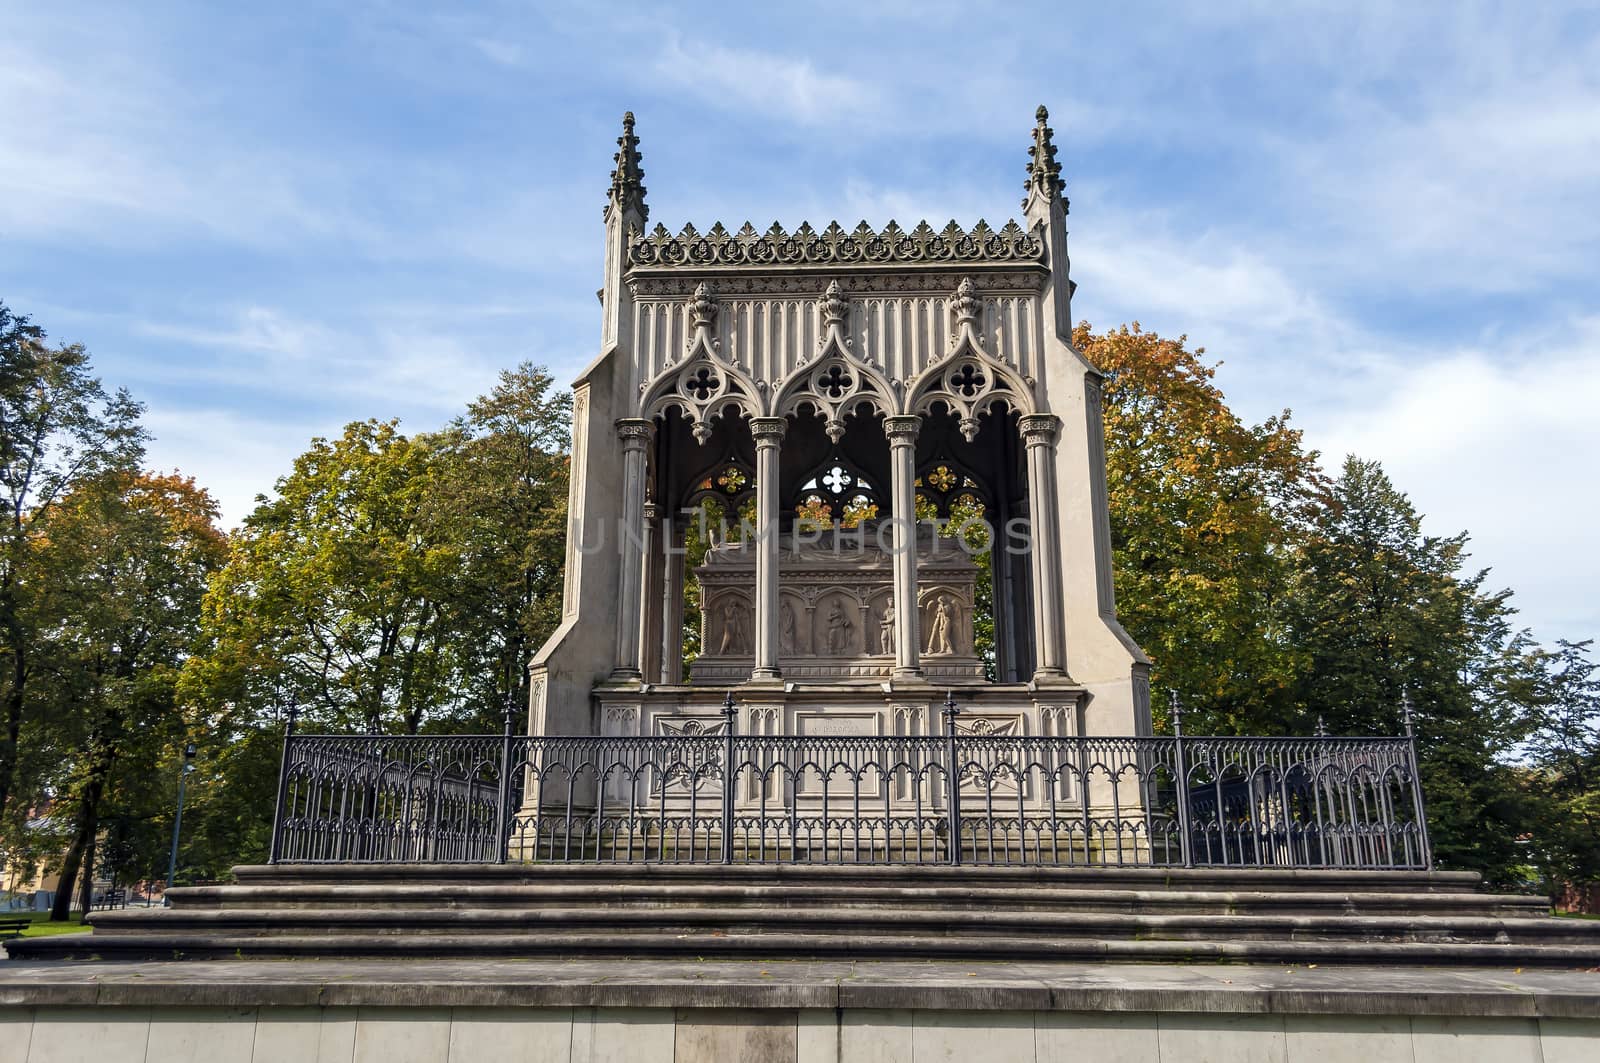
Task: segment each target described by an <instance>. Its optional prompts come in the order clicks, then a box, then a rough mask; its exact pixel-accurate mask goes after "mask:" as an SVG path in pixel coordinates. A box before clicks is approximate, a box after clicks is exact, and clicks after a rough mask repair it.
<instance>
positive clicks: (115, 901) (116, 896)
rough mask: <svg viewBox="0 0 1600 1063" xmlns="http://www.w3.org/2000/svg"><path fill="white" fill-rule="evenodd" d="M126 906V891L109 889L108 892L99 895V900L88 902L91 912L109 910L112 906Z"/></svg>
mask: <svg viewBox="0 0 1600 1063" xmlns="http://www.w3.org/2000/svg"><path fill="white" fill-rule="evenodd" d="M127 906H128V891H127V890H111V891H110V892H108V893H106V894H104V895H103V896H101V897H100V899H99V900H97V901H94V902H93V903H92V904H90V905H89V910H90V911H92V912H103V911H109V910H110V909H112V908H126V907H127Z"/></svg>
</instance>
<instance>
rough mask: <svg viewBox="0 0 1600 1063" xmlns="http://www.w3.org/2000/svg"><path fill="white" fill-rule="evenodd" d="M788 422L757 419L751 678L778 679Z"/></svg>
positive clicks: (754, 424) (753, 425)
mask: <svg viewBox="0 0 1600 1063" xmlns="http://www.w3.org/2000/svg"><path fill="white" fill-rule="evenodd" d="M786 428H788V421H786V420H785V419H784V418H782V417H756V418H753V419H752V420H751V421H750V433H751V435H753V436H755V440H756V542H755V548H756V618H755V619H756V639H755V642H756V653H755V668H754V670H752V671H751V673H750V678H751V679H777V678H779V677H780V676H781V675H782V674H783V673H782V672H781V671H780V670H779V668H778V608H779V602H778V547H779V545H780V543H779V535H778V445H779V443H781V442H782V441H783V433H784V430H785V429H786Z"/></svg>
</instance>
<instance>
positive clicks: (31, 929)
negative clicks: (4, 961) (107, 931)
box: [0, 912, 91, 938]
mask: <svg viewBox="0 0 1600 1063" xmlns="http://www.w3.org/2000/svg"><path fill="white" fill-rule="evenodd" d="M0 918H4V919H27V920H28V921H29V925H28V929H26V930H24V931H23V932H22V936H23V937H25V938H42V937H50V936H51V935H53V934H87V933H88V932H89V930H90V929H91V928H90V927H86V926H84V925H83V916H81V915H75V916H73V917H72V918H70V919H68V920H67V921H65V922H62V923H52V922H50V913H49V912H0Z"/></svg>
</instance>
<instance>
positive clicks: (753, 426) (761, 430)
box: [750, 417, 789, 445]
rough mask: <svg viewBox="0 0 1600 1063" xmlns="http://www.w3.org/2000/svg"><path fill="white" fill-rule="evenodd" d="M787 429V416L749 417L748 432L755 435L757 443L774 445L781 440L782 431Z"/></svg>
mask: <svg viewBox="0 0 1600 1063" xmlns="http://www.w3.org/2000/svg"><path fill="white" fill-rule="evenodd" d="M788 430H789V419H788V418H787V417H752V418H750V434H751V435H753V436H755V437H756V442H757V443H771V444H773V445H776V444H777V443H779V442H781V441H782V439H783V436H784V433H785V432H787V431H788Z"/></svg>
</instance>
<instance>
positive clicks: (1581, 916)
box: [1556, 912, 1600, 919]
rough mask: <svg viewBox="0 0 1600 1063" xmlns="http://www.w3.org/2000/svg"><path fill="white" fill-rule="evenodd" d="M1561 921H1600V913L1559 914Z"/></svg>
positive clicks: (1557, 914)
mask: <svg viewBox="0 0 1600 1063" xmlns="http://www.w3.org/2000/svg"><path fill="white" fill-rule="evenodd" d="M1556 916H1557V917H1559V918H1561V919H1600V913H1595V912H1557V913H1556Z"/></svg>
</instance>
